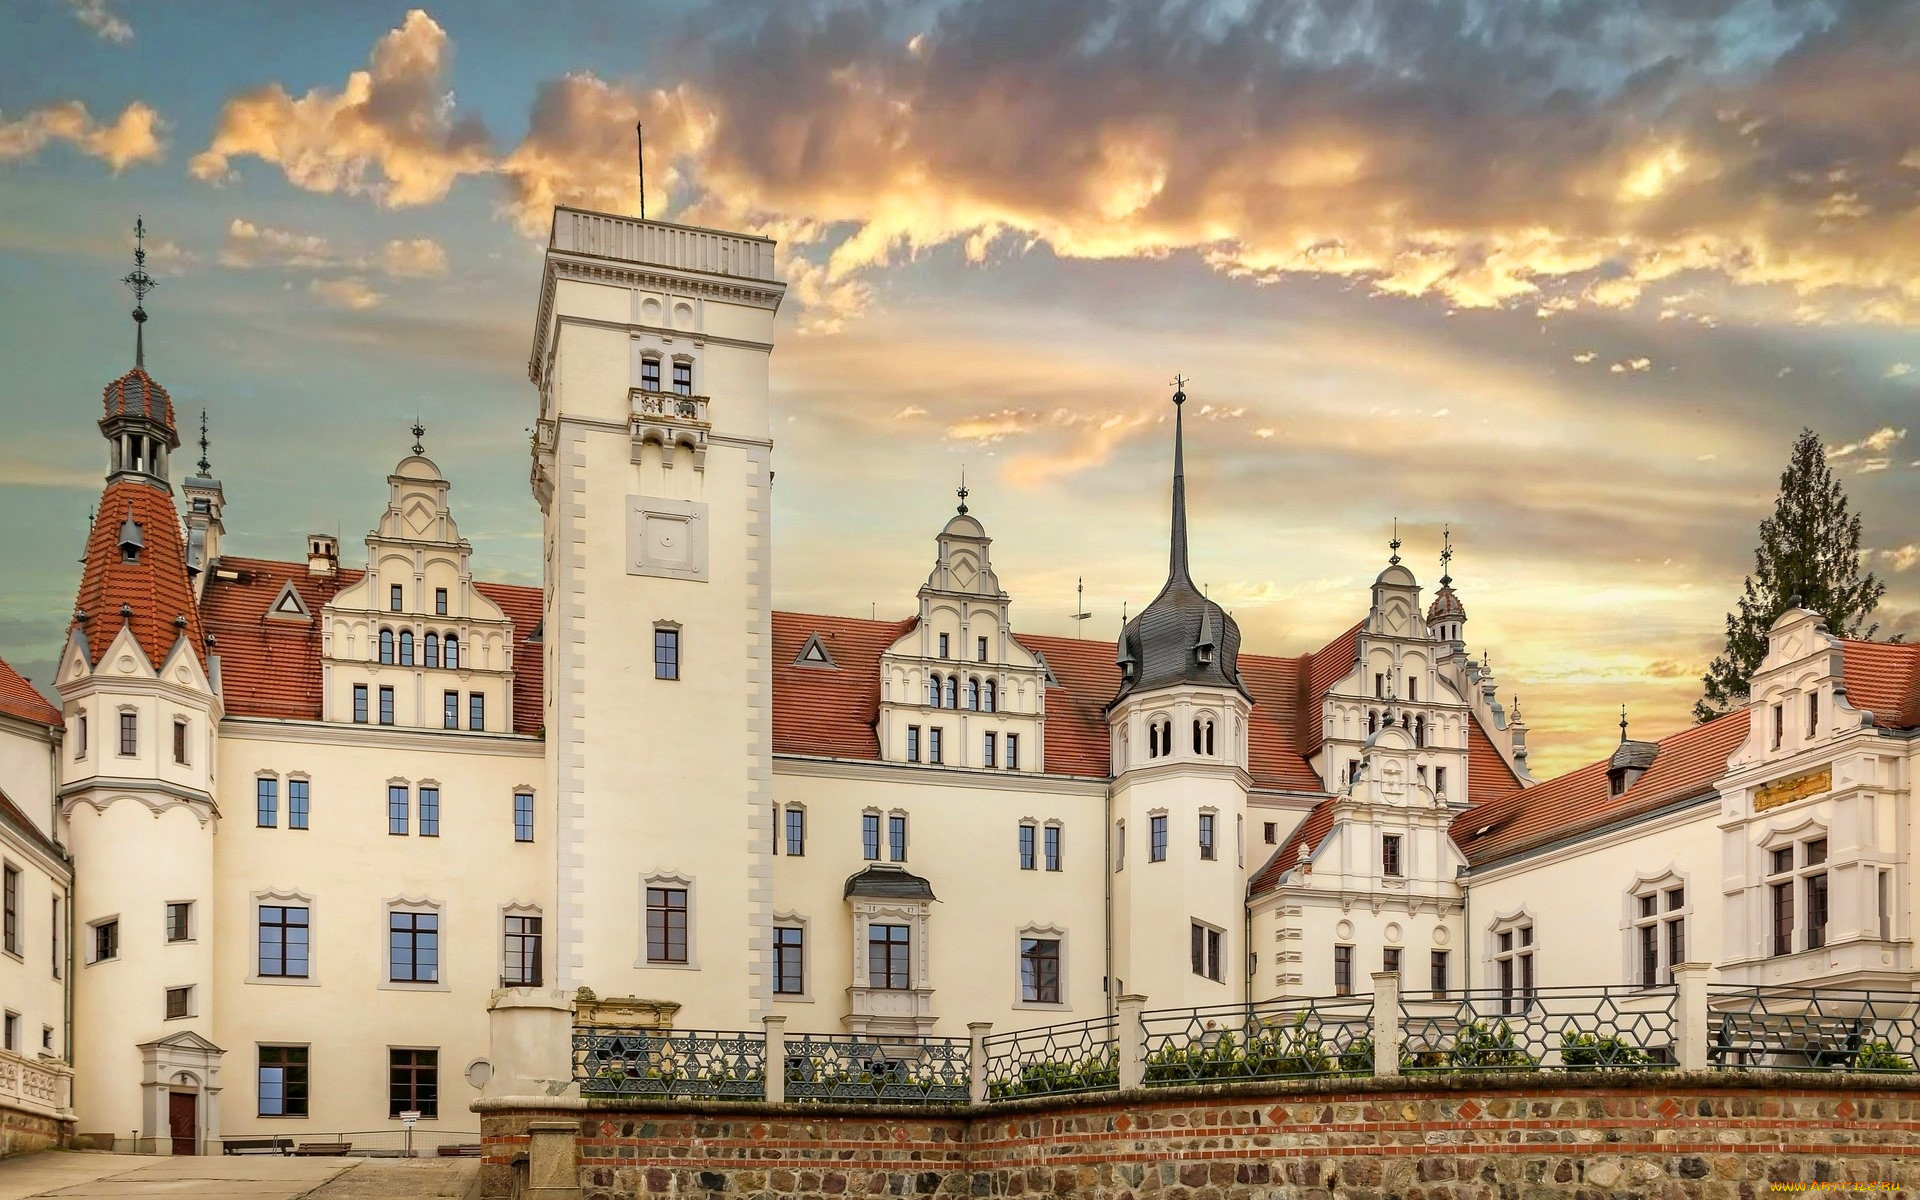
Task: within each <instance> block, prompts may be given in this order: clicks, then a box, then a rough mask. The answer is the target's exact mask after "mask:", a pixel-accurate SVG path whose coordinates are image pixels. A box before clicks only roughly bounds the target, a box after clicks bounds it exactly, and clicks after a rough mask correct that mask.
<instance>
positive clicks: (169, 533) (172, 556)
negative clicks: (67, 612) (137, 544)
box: [73, 478, 206, 670]
mask: <svg viewBox="0 0 1920 1200" xmlns="http://www.w3.org/2000/svg"><path fill="white" fill-rule="evenodd" d="M129 516H131V517H132V518H133V520H134V523H135V524H137V525H139V526H140V537H141V540H142V542H144V543H145V546H144V548H143V549H142V550H141V551H140V560H139V561H138V562H131V563H129V562H122V561H121V552H120V526H121V525H122V524H124V523H125V522H126V520H127V518H128V517H129ZM73 603H74V608H75V609H77V610H78V611H79V612H82V613H85V614H86V615H87V619H86V620H85V621H84V622H82V621H81V620H80V619H79V617H78V616H77V615H76V617H75V619H74V627H75V628H78V629H81V630H83V631H84V632H85V633H86V637H87V651H88V653H89V655H91V657H92V663H91V664H89V665H93V666H97V665H99V662H100V656H101V655H102V654H105V653H106V652H107V647H108V646H110V645H112V644H113V639H114V638H115V637H117V636H119V634H120V629H121V627H122V626H123V625H125V626H131V627H132V628H133V636H134V637H136V638H138V639H140V646H141V648H142V649H144V650H145V651H146V652H147V657H148V658H149V659H151V660H152V662H153V666H154V669H155V670H158V669H159V668H160V664H162V663H164V662H165V661H166V660H167V655H168V654H169V653H171V652H172V650H173V646H174V643H175V642H177V641H179V640H180V639H181V638H182V637H185V638H186V639H187V640H188V643H189V644H190V645H191V646H192V647H193V649H194V653H196V654H198V655H199V656H200V662H201V665H202V666H204V665H205V664H206V647H205V646H204V645H203V644H202V643H201V638H200V614H199V612H198V610H197V609H196V608H195V607H194V602H193V585H192V584H191V583H190V582H188V579H187V548H186V543H185V541H184V540H183V539H182V538H181V536H180V518H179V516H178V515H177V514H176V513H175V512H174V510H173V497H172V495H171V494H169V493H167V492H164V491H162V490H161V489H159V488H157V487H154V486H153V485H152V484H149V483H143V482H141V481H139V480H137V479H127V478H121V479H115V480H113V481H112V482H110V483H108V484H107V490H106V491H105V492H103V493H102V494H101V496H100V509H99V511H98V512H97V513H96V514H95V516H94V519H93V532H92V533H91V534H90V535H88V537H87V557H86V565H85V566H84V567H83V568H82V570H81V573H80V593H79V595H78V596H77V597H76V598H75V600H74V602H73ZM123 606H124V607H125V608H126V609H127V610H130V611H131V614H132V615H130V616H126V615H122V608H123Z"/></svg>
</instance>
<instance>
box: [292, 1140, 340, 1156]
mask: <svg viewBox="0 0 1920 1200" xmlns="http://www.w3.org/2000/svg"><path fill="white" fill-rule="evenodd" d="M352 1149H353V1143H352V1142H301V1143H300V1144H299V1145H298V1146H296V1147H294V1151H293V1153H294V1155H295V1156H296V1157H299V1158H338V1157H340V1156H341V1155H343V1154H345V1153H347V1152H348V1151H350V1150H352Z"/></svg>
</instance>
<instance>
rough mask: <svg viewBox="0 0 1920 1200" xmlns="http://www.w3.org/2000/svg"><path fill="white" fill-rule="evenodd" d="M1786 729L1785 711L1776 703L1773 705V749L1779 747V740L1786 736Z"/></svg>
mask: <svg viewBox="0 0 1920 1200" xmlns="http://www.w3.org/2000/svg"><path fill="white" fill-rule="evenodd" d="M1786 730H1787V716H1786V713H1785V712H1784V711H1783V710H1782V709H1781V707H1780V706H1779V705H1778V704H1776V705H1774V706H1773V747H1772V748H1773V749H1775V750H1778V749H1779V748H1780V742H1781V740H1782V739H1783V738H1785V737H1786Z"/></svg>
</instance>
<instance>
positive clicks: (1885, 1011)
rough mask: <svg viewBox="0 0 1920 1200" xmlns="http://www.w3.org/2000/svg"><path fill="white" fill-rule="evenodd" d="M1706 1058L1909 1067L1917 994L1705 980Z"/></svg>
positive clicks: (1917, 1031) (1919, 1013)
mask: <svg viewBox="0 0 1920 1200" xmlns="http://www.w3.org/2000/svg"><path fill="white" fill-rule="evenodd" d="M1707 1061H1708V1063H1709V1064H1710V1065H1712V1066H1713V1067H1715V1068H1718V1069H1722V1070H1732V1069H1742V1068H1744V1069H1753V1068H1759V1067H1770V1068H1773V1069H1776V1070H1794V1071H1860V1072H1875V1073H1881V1074H1887V1073H1901V1074H1905V1073H1910V1072H1912V1071H1913V1070H1914V1068H1915V1065H1916V1063H1920V994H1916V993H1914V992H1892V991H1880V992H1875V991H1851V990H1843V989H1838V988H1776V987H1764V986H1763V987H1735V986H1728V985H1718V986H1714V987H1710V988H1708V990H1707Z"/></svg>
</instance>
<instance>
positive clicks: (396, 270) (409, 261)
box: [380, 237, 447, 279]
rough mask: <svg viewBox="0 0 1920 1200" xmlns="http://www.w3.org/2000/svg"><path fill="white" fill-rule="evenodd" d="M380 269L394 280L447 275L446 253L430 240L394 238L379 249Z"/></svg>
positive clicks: (437, 243)
mask: <svg viewBox="0 0 1920 1200" xmlns="http://www.w3.org/2000/svg"><path fill="white" fill-rule="evenodd" d="M380 269H381V270H382V271H385V272H386V273H387V274H388V275H389V276H391V277H392V278H394V279H419V278H424V277H426V276H429V275H445V274H446V273H447V252H446V250H445V249H444V248H442V247H441V245H440V243H439V242H436V241H434V240H433V239H432V238H425V237H422V238H405V239H400V238H396V239H394V240H392V241H389V242H388V243H387V244H386V245H385V246H382V247H381V248H380Z"/></svg>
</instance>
